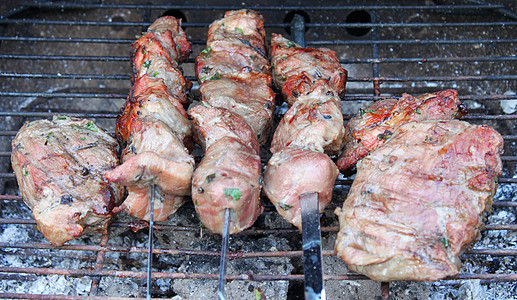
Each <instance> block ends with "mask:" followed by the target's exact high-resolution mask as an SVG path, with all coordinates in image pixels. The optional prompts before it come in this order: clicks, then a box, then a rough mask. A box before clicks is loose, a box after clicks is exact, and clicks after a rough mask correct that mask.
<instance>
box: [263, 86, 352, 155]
mask: <svg viewBox="0 0 517 300" xmlns="http://www.w3.org/2000/svg"><path fill="white" fill-rule="evenodd" d="M343 135H344V128H343V115H342V114H341V106H340V99H339V97H338V96H337V95H336V94H335V92H334V90H333V89H332V87H331V86H330V85H329V84H328V83H327V81H326V80H321V79H320V80H316V81H315V82H313V83H312V86H311V87H310V90H307V92H306V93H304V94H302V95H300V96H299V97H298V101H296V102H295V103H294V105H293V106H291V108H289V110H288V111H287V112H286V113H285V115H284V117H283V118H282V120H281V121H280V123H279V124H278V127H277V129H276V131H275V135H274V136H273V140H272V142H271V152H272V153H276V152H278V151H280V150H281V149H283V148H285V147H298V148H305V149H310V150H315V151H319V152H326V153H332V154H337V153H338V152H339V150H341V143H342V141H343Z"/></svg>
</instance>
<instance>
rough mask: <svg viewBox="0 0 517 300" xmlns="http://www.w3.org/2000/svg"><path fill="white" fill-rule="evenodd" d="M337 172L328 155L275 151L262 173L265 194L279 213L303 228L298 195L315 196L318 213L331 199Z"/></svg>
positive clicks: (295, 149)
mask: <svg viewBox="0 0 517 300" xmlns="http://www.w3.org/2000/svg"><path fill="white" fill-rule="evenodd" d="M338 175H339V171H338V169H337V167H336V165H335V164H334V162H333V161H332V160H331V159H330V157H328V155H326V154H324V153H321V152H317V151H312V150H308V149H300V148H293V147H285V148H283V149H281V150H280V151H279V152H276V153H275V154H274V155H273V157H271V159H270V160H269V162H268V165H267V168H266V171H265V173H264V187H263V189H264V193H265V194H266V196H267V197H268V198H269V199H274V201H272V202H273V204H274V205H275V207H276V210H277V211H278V213H279V214H280V215H281V216H282V217H283V218H284V219H286V220H288V221H289V222H290V223H291V224H293V225H295V226H296V227H298V228H302V219H301V218H302V215H301V207H300V195H302V194H305V193H310V192H317V193H318V195H319V196H318V201H319V211H320V213H322V212H323V210H324V209H325V207H326V206H327V205H328V204H329V203H330V201H331V200H332V190H333V189H334V182H335V181H336V178H337V176H338Z"/></svg>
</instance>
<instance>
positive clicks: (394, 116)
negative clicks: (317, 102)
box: [337, 90, 466, 174]
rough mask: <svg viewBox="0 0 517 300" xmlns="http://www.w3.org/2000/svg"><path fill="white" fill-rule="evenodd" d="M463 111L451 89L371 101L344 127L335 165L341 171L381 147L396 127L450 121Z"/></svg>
mask: <svg viewBox="0 0 517 300" xmlns="http://www.w3.org/2000/svg"><path fill="white" fill-rule="evenodd" d="M465 113H466V110H465V106H464V105H463V104H462V103H461V102H460V100H459V98H458V92H457V91H455V90H443V91H439V92H436V93H430V94H425V95H423V96H419V97H413V96H411V95H408V94H403V95H402V97H400V98H399V99H385V100H380V101H377V102H375V103H373V104H372V105H371V106H369V107H367V108H366V109H361V111H360V112H359V114H358V115H357V116H355V117H354V118H352V119H351V120H350V121H349V122H348V123H347V124H346V126H345V136H344V150H343V153H342V154H341V155H340V157H339V159H338V161H337V166H338V168H339V170H340V171H341V172H343V173H345V174H350V173H352V172H353V171H354V170H355V164H356V163H357V162H358V161H359V160H360V159H361V158H363V157H364V156H366V155H367V154H368V153H369V152H370V151H373V150H375V149H377V148H378V147H380V146H382V145H383V144H384V143H385V142H386V140H387V139H389V137H390V136H391V133H393V132H394V131H395V130H396V129H397V128H398V127H399V126H402V125H403V124H406V123H409V122H415V121H424V120H451V119H454V118H460V117H461V116H463V115H464V114H465Z"/></svg>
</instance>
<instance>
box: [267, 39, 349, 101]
mask: <svg viewBox="0 0 517 300" xmlns="http://www.w3.org/2000/svg"><path fill="white" fill-rule="evenodd" d="M271 65H272V66H273V77H274V80H275V85H276V86H277V87H278V88H279V89H281V90H282V95H283V97H284V99H285V101H286V102H287V103H288V104H289V106H291V105H293V103H294V102H296V99H297V98H298V96H299V95H301V94H304V93H306V91H305V89H306V88H310V86H311V85H312V84H311V82H313V81H315V80H317V79H325V80H327V81H328V83H329V85H330V86H331V87H332V88H333V89H334V91H335V92H336V93H337V94H338V95H339V94H341V93H342V92H344V90H345V84H346V79H347V71H346V70H345V69H343V68H342V67H341V64H340V63H339V60H338V59H337V56H336V52H334V51H332V50H330V49H327V48H318V49H315V48H304V47H301V46H300V45H298V44H296V43H294V42H292V41H290V40H288V39H286V38H284V37H282V36H281V35H279V34H274V33H273V34H272V35H271Z"/></svg>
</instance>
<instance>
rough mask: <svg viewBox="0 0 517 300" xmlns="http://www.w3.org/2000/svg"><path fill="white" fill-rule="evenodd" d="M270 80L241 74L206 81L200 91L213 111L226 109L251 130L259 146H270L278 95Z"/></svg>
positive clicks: (262, 76) (202, 97) (269, 78)
mask: <svg viewBox="0 0 517 300" xmlns="http://www.w3.org/2000/svg"><path fill="white" fill-rule="evenodd" d="M270 85H271V76H269V75H266V74H262V73H258V74H257V73H241V74H238V75H237V76H232V77H231V78H228V77H223V78H220V79H219V80H208V81H205V82H204V83H203V84H202V85H201V87H200V88H199V92H200V94H201V100H202V101H203V102H205V103H208V104H210V105H211V106H213V107H220V108H226V109H228V110H230V111H232V112H234V113H236V114H238V115H240V116H241V117H243V118H244V119H245V120H246V122H247V123H248V124H249V125H250V126H251V128H252V129H253V132H255V134H256V135H257V138H258V140H259V143H260V144H264V143H266V142H267V140H268V137H269V133H270V132H271V129H272V125H273V109H274V107H275V93H274V92H273V90H272V89H271V88H270Z"/></svg>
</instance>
